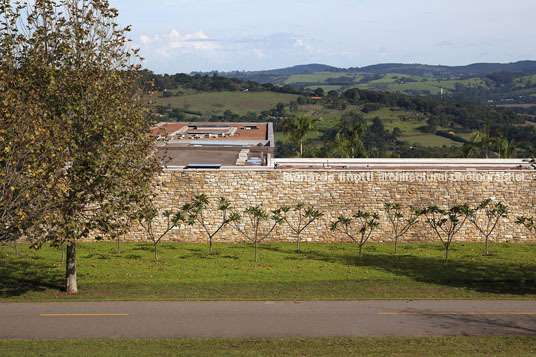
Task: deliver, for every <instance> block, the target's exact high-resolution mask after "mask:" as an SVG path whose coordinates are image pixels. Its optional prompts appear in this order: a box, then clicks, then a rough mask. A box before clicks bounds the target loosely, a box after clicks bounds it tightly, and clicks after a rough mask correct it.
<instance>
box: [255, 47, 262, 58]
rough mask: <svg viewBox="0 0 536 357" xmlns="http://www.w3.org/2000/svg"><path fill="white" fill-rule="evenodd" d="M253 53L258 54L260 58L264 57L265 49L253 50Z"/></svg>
mask: <svg viewBox="0 0 536 357" xmlns="http://www.w3.org/2000/svg"><path fill="white" fill-rule="evenodd" d="M253 54H254V55H255V56H257V57H258V58H263V57H264V52H263V50H259V49H254V50H253Z"/></svg>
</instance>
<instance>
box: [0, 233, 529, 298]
mask: <svg viewBox="0 0 536 357" xmlns="http://www.w3.org/2000/svg"><path fill="white" fill-rule="evenodd" d="M302 248H303V249H302V253H300V254H297V253H296V252H295V245H294V244H292V243H273V244H263V245H261V248H260V249H261V250H260V259H259V262H258V263H255V262H254V259H253V258H254V256H253V248H252V246H251V245H247V244H223V243H220V244H216V246H215V250H214V251H215V253H214V254H212V255H209V254H208V246H207V245H204V244H187V243H165V244H161V247H160V248H159V260H160V261H159V262H158V263H155V262H154V260H153V259H154V257H153V250H152V246H151V245H150V244H147V243H129V244H123V247H122V253H121V254H120V255H119V254H116V251H115V249H116V248H115V245H114V243H112V242H105V243H80V244H79V245H78V246H77V258H78V280H79V288H80V293H79V294H78V295H76V296H70V295H67V294H65V293H64V292H62V291H61V289H62V287H63V277H64V267H63V264H62V263H61V254H60V252H59V250H58V249H56V248H51V247H44V248H42V249H41V250H39V251H35V250H30V249H29V248H28V247H27V246H23V247H21V249H22V252H23V253H22V255H21V256H16V255H15V253H14V252H13V250H12V247H2V248H1V249H0V257H1V260H0V301H51V300H52V301H55V300H79V301H85V300H86V301H95V300H354V299H458V298H463V299H473V298H474V299H476V298H478V299H504V298H508V299H520V298H521V299H527V298H535V297H536V281H535V274H534V273H535V272H536V261H535V259H534V258H535V257H536V245H535V244H521V243H500V244H499V243H497V244H493V245H492V248H491V255H490V256H484V255H483V247H482V244H477V243H456V244H454V245H453V246H452V248H451V253H450V261H449V263H445V262H444V261H443V260H444V250H443V247H442V245H440V244H425V243H406V244H402V245H401V246H400V248H399V254H397V255H395V254H394V253H393V245H392V244H390V243H378V244H369V245H366V246H365V247H364V251H363V252H364V253H363V254H364V255H363V258H362V259H361V260H358V259H357V250H356V246H355V245H352V244H350V243H331V244H305V245H304V246H303V247H302Z"/></svg>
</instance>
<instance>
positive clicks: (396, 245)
mask: <svg viewBox="0 0 536 357" xmlns="http://www.w3.org/2000/svg"><path fill="white" fill-rule="evenodd" d="M397 248H398V237H395V254H396V252H397Z"/></svg>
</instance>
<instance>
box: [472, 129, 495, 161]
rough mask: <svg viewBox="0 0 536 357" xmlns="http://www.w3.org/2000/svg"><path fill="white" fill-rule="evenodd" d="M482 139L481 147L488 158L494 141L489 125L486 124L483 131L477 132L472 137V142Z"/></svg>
mask: <svg viewBox="0 0 536 357" xmlns="http://www.w3.org/2000/svg"><path fill="white" fill-rule="evenodd" d="M477 140H480V149H481V150H482V151H484V153H485V154H486V159H488V151H489V146H490V144H491V143H492V142H493V139H492V137H491V136H490V134H489V125H488V124H486V125H484V127H483V128H482V130H481V131H478V132H476V133H475V134H474V135H473V137H472V138H471V142H476V141H477Z"/></svg>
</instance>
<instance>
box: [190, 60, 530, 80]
mask: <svg viewBox="0 0 536 357" xmlns="http://www.w3.org/2000/svg"><path fill="white" fill-rule="evenodd" d="M495 72H517V73H523V74H524V75H534V74H536V61H519V62H514V63H474V64H470V65H467V66H440V65H438V66H434V65H424V64H403V63H383V64H376V65H372V66H366V67H350V68H337V67H333V66H328V65H323V64H307V65H299V66H293V67H288V68H281V69H272V70H266V71H232V72H218V74H219V75H221V76H225V77H230V78H237V79H241V80H245V81H255V82H258V83H272V84H275V85H285V84H287V83H286V81H287V79H288V78H289V77H290V76H295V75H308V74H315V73H354V74H361V75H363V74H370V75H385V74H390V73H399V74H406V75H413V76H420V77H428V78H449V77H457V78H459V77H478V76H485V75H488V74H491V73H495ZM213 73H214V72H206V73H201V72H193V73H192V74H202V75H207V74H208V75H211V74H213Z"/></svg>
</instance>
